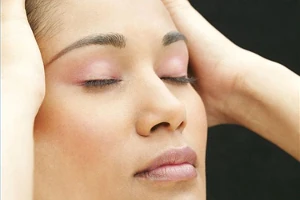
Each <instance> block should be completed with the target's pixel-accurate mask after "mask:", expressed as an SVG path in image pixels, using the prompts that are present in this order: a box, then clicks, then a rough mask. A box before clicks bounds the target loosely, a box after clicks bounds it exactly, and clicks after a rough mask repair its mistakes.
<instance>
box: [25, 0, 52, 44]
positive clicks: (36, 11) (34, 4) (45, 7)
mask: <svg viewBox="0 0 300 200" xmlns="http://www.w3.org/2000/svg"><path fill="white" fill-rule="evenodd" d="M56 7H57V1H56V0H26V1H25V9H26V13H27V18H28V21H29V24H30V26H31V29H32V31H33V33H34V35H35V38H36V39H37V40H39V39H40V38H41V37H43V36H44V35H45V34H52V33H53V32H54V30H55V29H56V28H57V21H56V20H55V19H54V17H53V16H54V14H55V12H56V11H57V10H58V9H57V8H56ZM50 17H51V19H50Z"/></svg>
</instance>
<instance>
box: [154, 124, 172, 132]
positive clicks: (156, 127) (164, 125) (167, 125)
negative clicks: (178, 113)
mask: <svg viewBox="0 0 300 200" xmlns="http://www.w3.org/2000/svg"><path fill="white" fill-rule="evenodd" d="M160 126H161V127H169V126H170V123H168V122H161V123H159V124H156V125H155V126H153V127H152V128H151V130H150V132H151V133H153V132H154V131H156V129H158V128H159V127H160Z"/></svg>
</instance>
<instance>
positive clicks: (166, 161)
mask: <svg viewBox="0 0 300 200" xmlns="http://www.w3.org/2000/svg"><path fill="white" fill-rule="evenodd" d="M196 160H197V155H196V153H195V152H194V151H193V150H192V149H191V148H190V147H184V148H180V149H170V150H168V151H166V152H164V153H163V154H161V155H160V156H158V157H157V158H155V159H154V160H153V161H152V162H150V164H149V165H148V166H147V167H146V168H145V169H143V170H141V171H139V172H138V173H136V174H135V177H137V178H141V179H148V180H152V181H185V180H190V179H193V178H195V177H197V171H196V169H195V163H196Z"/></svg>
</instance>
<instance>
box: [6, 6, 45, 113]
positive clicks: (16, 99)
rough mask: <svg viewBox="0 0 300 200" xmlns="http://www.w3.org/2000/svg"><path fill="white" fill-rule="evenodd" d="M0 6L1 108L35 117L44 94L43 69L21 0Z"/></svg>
mask: <svg viewBox="0 0 300 200" xmlns="http://www.w3.org/2000/svg"><path fill="white" fill-rule="evenodd" d="M1 4H2V12H1V20H2V22H1V23H2V24H1V25H2V38H1V41H2V77H1V80H2V85H3V94H4V95H3V98H4V105H5V107H7V108H8V109H26V110H27V111H29V110H30V111H32V113H33V114H36V112H37V111H38V109H39V107H40V105H41V103H42V100H43V97H44V94H45V78H44V66H43V61H42V57H41V53H40V51H39V48H38V45H37V42H36V40H35V38H34V34H33V33H32V30H31V28H30V25H29V23H28V20H27V16H26V11H25V0H3V1H2V2H1ZM25 104H26V105H25ZM28 109H29V110H28Z"/></svg>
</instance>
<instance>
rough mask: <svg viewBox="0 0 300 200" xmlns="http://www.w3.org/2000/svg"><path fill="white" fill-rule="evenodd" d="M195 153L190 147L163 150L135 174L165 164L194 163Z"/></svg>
mask: <svg viewBox="0 0 300 200" xmlns="http://www.w3.org/2000/svg"><path fill="white" fill-rule="evenodd" d="M196 160H197V155H196V153H195V151H194V150H192V149H191V148H190V147H183V148H173V149H169V150H167V151H165V152H164V153H162V154H161V155H159V156H158V157H156V158H154V159H153V160H152V161H151V162H150V164H148V165H147V167H146V168H144V169H142V170H140V171H139V172H137V173H136V174H135V175H138V174H141V173H145V172H149V171H152V170H155V169H157V168H159V167H162V166H166V165H180V164H191V165H193V166H194V167H196V166H195V164H196Z"/></svg>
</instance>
